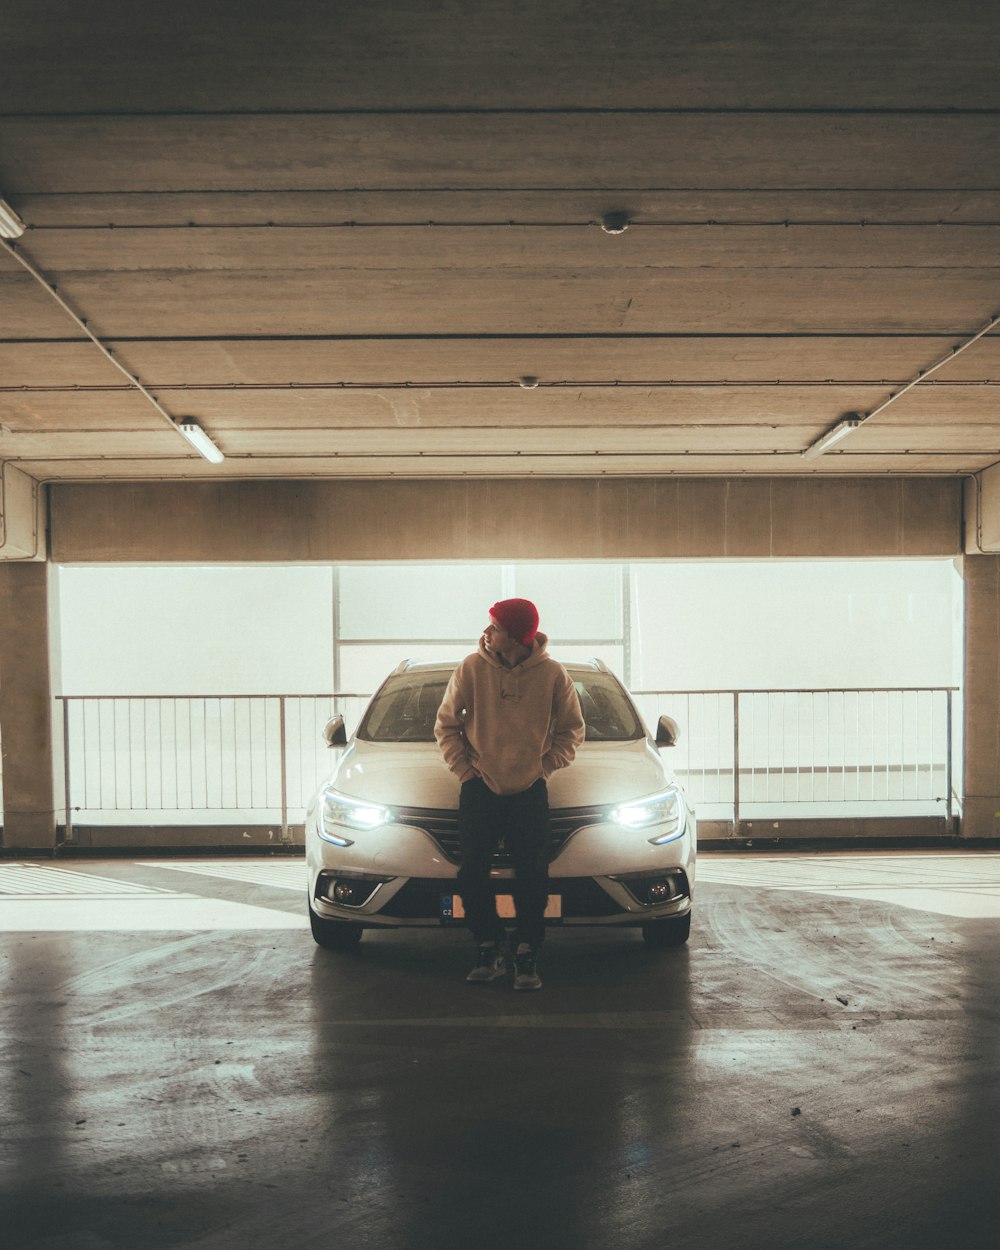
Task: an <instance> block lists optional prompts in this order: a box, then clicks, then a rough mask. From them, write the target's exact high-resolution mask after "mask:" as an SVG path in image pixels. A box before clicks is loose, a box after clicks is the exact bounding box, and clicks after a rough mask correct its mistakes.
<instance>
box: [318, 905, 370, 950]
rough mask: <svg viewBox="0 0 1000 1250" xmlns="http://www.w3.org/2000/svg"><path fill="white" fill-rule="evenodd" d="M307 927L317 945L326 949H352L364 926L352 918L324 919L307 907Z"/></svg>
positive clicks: (359, 939)
mask: <svg viewBox="0 0 1000 1250" xmlns="http://www.w3.org/2000/svg"><path fill="white" fill-rule="evenodd" d="M309 927H310V928H311V929H312V935H313V938H314V940H315V942H316V944H317V946H322V947H323V949H324V950H327V951H352V950H354V948H355V947H356V946H357V944H358V943H359V942H360V941H361V937H362V934H363V933H364V931H365V930H364V926H363V925H360V924H355V923H354V921H352V920H324V919H323V917H322V916H317V915H316V913H315V912H314V911H313V909H312V908H311V907H310V908H309Z"/></svg>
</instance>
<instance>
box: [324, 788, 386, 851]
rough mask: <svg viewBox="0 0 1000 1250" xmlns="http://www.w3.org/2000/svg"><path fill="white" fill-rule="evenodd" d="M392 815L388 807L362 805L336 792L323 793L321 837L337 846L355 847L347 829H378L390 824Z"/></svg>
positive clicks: (370, 804)
mask: <svg viewBox="0 0 1000 1250" xmlns="http://www.w3.org/2000/svg"><path fill="white" fill-rule="evenodd" d="M391 819H392V813H391V812H390V811H389V809H388V808H387V807H376V806H375V804H373V803H362V802H361V801H360V800H358V799H350V798H348V797H347V795H346V794H338V793H337V791H336V790H325V791H324V792H323V827H322V829H321V830H320V837H322V838H325V840H326V841H327V842H332V843H333V844H334V845H335V846H353V845H354V840H353V838H349V837H347V836H346V834H345V832H344V830H345V827H346V828H347V829H377V828H378V827H379V825H385V824H388V822H389V821H390V820H391Z"/></svg>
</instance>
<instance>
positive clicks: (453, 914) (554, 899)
mask: <svg viewBox="0 0 1000 1250" xmlns="http://www.w3.org/2000/svg"><path fill="white" fill-rule="evenodd" d="M497 915H498V916H499V917H500V919H501V920H514V919H515V913H514V896H513V895H512V894H498V895H497ZM561 916H562V895H561V894H550V895H549V901H548V904H547V905H546V908H545V919H546V920H559V919H560V918H561ZM441 919H442V920H464V919H465V908H464V907H463V906H462V896H461V894H442V895H441Z"/></svg>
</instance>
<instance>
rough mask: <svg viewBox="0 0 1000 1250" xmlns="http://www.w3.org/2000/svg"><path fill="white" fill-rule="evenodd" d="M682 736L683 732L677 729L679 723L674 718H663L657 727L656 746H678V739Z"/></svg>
mask: <svg viewBox="0 0 1000 1250" xmlns="http://www.w3.org/2000/svg"><path fill="white" fill-rule="evenodd" d="M680 736H681V731H680V730H679V729H678V728H677V722H676V721H675V720H674V718H673V717H672V716H661V717H660V719H659V721H658V722H657V725H656V745H657V746H658V747H672V746H676V745H677V739H678V738H679V737H680Z"/></svg>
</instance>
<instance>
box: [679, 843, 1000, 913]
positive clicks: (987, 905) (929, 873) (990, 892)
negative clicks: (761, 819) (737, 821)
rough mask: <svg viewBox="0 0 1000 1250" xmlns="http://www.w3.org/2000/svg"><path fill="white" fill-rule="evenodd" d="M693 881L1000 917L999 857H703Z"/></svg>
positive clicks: (872, 855) (873, 855)
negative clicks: (695, 878) (695, 879)
mask: <svg viewBox="0 0 1000 1250" xmlns="http://www.w3.org/2000/svg"><path fill="white" fill-rule="evenodd" d="M698 880H699V881H704V882H711V883H713V884H715V885H731V886H740V887H744V888H751V889H763V890H784V891H799V892H801V893H805V894H823V895H827V896H828V897H831V898H856V899H869V900H872V901H877V902H883V903H893V904H896V905H898V906H900V907H909V908H911V909H912V910H914V911H923V912H934V913H936V914H938V915H942V916H956V917H961V918H965V919H979V920H987V919H998V918H1000V855H928V854H920V855H898V854H891V853H889V854H879V853H878V852H875V853H872V854H870V855H842V856H831V855H816V856H802V857H796V858H794V859H789V858H786V857H784V856H766V857H765V856H759V857H758V856H754V857H753V858H750V857H744V856H737V855H727V856H716V855H706V856H703V857H702V859H701V860H700V861H699V863H698Z"/></svg>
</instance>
